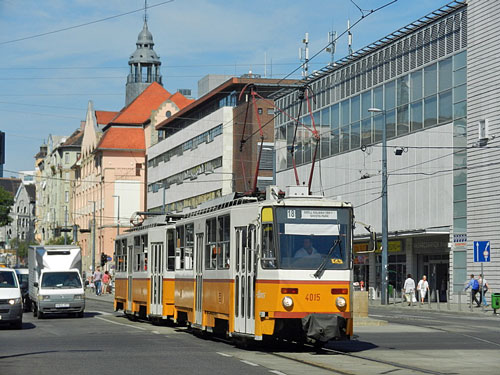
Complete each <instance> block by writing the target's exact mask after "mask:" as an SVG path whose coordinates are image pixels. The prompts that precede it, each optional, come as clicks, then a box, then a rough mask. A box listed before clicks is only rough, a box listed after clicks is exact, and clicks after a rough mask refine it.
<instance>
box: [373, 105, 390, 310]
mask: <svg viewBox="0 0 500 375" xmlns="http://www.w3.org/2000/svg"><path fill="white" fill-rule="evenodd" d="M368 112H371V113H373V114H377V113H379V114H382V115H383V126H382V260H381V268H382V269H381V275H380V277H381V279H382V280H381V288H382V290H381V292H380V298H381V301H380V303H381V304H382V305H387V297H388V296H387V251H388V248H389V246H388V227H389V224H388V215H387V211H388V210H387V129H386V118H385V111H384V110H382V109H380V108H368Z"/></svg>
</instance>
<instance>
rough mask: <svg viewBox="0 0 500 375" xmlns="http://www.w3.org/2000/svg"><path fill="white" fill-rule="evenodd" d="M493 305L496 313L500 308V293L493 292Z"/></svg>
mask: <svg viewBox="0 0 500 375" xmlns="http://www.w3.org/2000/svg"><path fill="white" fill-rule="evenodd" d="M491 307H492V308H493V312H494V313H495V314H496V313H497V309H500V293H491Z"/></svg>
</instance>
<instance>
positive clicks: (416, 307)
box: [368, 299, 500, 317]
mask: <svg viewBox="0 0 500 375" xmlns="http://www.w3.org/2000/svg"><path fill="white" fill-rule="evenodd" d="M475 306H476V304H473V305H472V307H471V305H470V304H469V303H466V302H465V301H464V302H462V303H452V302H450V303H447V302H440V303H437V302H431V303H429V302H425V303H423V304H421V303H419V302H416V303H412V304H411V305H410V306H408V303H407V302H402V301H401V300H398V299H396V301H394V300H392V299H391V300H390V301H389V304H387V305H382V304H381V303H380V299H376V300H372V299H371V300H369V301H368V309H369V308H370V307H381V308H386V309H398V310H407V311H413V312H417V311H425V312H429V311H433V312H443V313H452V314H464V315H471V314H473V315H487V316H495V315H494V312H493V309H492V308H491V306H487V307H475ZM497 316H499V317H500V310H498V309H497Z"/></svg>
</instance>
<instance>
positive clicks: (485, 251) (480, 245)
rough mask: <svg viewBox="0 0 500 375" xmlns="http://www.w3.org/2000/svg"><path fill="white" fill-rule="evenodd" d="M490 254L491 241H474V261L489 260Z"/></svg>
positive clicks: (482, 261)
mask: <svg viewBox="0 0 500 375" xmlns="http://www.w3.org/2000/svg"><path fill="white" fill-rule="evenodd" d="M490 255H491V248H490V241H474V263H484V262H489V261H490V259H491V256H490Z"/></svg>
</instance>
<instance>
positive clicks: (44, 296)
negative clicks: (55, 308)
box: [38, 294, 50, 301]
mask: <svg viewBox="0 0 500 375" xmlns="http://www.w3.org/2000/svg"><path fill="white" fill-rule="evenodd" d="M49 299H50V296H48V295H42V294H40V295H39V296H38V300H39V301H47V300H49Z"/></svg>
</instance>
